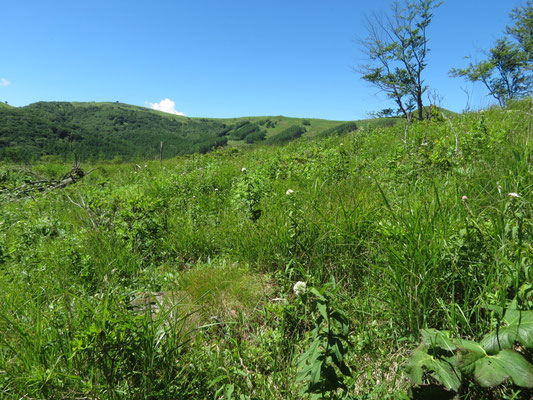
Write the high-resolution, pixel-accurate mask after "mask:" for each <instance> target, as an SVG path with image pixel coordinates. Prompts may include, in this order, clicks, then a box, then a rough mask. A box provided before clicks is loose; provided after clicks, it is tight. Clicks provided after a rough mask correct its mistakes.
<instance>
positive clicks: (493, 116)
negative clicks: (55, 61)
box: [0, 100, 533, 400]
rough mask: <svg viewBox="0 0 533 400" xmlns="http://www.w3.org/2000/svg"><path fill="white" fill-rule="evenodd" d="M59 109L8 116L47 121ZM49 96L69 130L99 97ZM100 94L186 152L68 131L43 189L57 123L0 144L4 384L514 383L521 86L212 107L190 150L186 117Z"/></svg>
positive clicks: (523, 217) (117, 387)
mask: <svg viewBox="0 0 533 400" xmlns="http://www.w3.org/2000/svg"><path fill="white" fill-rule="evenodd" d="M0 107H1V109H2V112H4V113H11V114H10V115H12V118H13V120H12V121H19V119H16V118H23V117H22V116H21V115H18V114H17V115H15V114H14V113H21V112H22V111H20V110H14V109H13V110H12V109H11V108H9V107H5V106H4V105H0ZM28 107H30V106H28ZM57 107H59V106H57V105H53V104H52V105H47V104H46V103H45V104H44V105H41V109H38V107H36V106H34V108H33V109H32V110H33V111H31V112H32V113H33V114H32V115H33V117H32V118H34V117H35V118H40V121H41V122H42V121H44V122H43V123H44V125H42V124H40V125H32V124H33V123H30V122H28V124H27V125H24V126H26V127H28V129H30V128H31V127H32V126H40V127H41V128H42V132H48V133H49V134H50V135H56V134H58V135H59V133H60V130H56V132H54V131H53V130H52V125H50V124H49V125H46V124H47V122H46V121H47V120H48V121H52V122H54V121H56V122H57V119H56V116H57V115H59V114H58V112H57V109H58V108H57ZM63 107H64V109H63V116H64V119H63V120H62V121H63V122H62V123H63V124H64V126H65V127H70V128H71V127H72V126H73V125H72V124H74V125H76V124H77V125H76V126H78V128H79V129H78V130H77V131H78V132H81V133H80V137H83V138H87V137H88V136H87V132H89V128H84V127H87V126H89V125H82V124H81V122H76V121H80V119H81V118H82V117H83V118H85V120H84V121H85V122H86V123H87V124H89V123H91V124H92V123H93V122H94V126H97V122H98V121H96V120H94V121H93V119H91V118H93V117H90V115H89V114H87V113H85V114H83V115H82V112H81V111H79V110H78V109H79V108H83V109H86V107H102V105H97V104H95V105H91V104H90V103H89V105H83V107H82V105H81V104H76V103H74V104H71V103H65V104H63ZM105 107H106V108H105V110H104V111H102V112H103V114H102V113H101V114H98V115H100V117H98V118H99V119H100V120H102V121H104V120H105V121H107V122H106V124H107V125H105V124H104V125H101V126H108V128H109V129H110V130H114V129H115V128H116V129H117V130H116V131H115V132H116V135H119V134H120V130H121V129H122V130H125V129H129V128H128V127H130V126H131V124H141V123H142V120H143V119H146V120H150V121H152V122H153V126H154V127H157V126H159V127H162V128H161V129H163V128H164V129H167V125H165V124H178V123H179V124H183V125H180V127H181V128H183V129H184V130H183V132H185V133H187V132H188V133H187V135H188V136H187V137H185V136H184V138H185V139H183V140H184V141H185V140H188V141H189V142H187V143H189V144H191V146H192V147H191V149H192V150H195V151H192V150H191V152H190V154H186V153H183V154H182V153H180V151H178V150H176V154H172V155H171V154H167V157H166V158H164V159H163V160H162V162H161V164H160V161H159V159H158V158H157V156H158V146H159V142H160V141H163V139H161V138H160V136H157V135H158V133H157V132H156V131H157V129H156V128H154V130H153V135H154V136H153V137H152V136H150V137H152V139H153V141H155V142H154V143H155V144H154V143H150V146H152V147H154V149H156V150H154V154H152V153H150V154H148V153H147V154H146V157H145V158H143V157H142V155H143V154H144V153H142V146H143V145H142V143H141V144H140V145H139V147H135V148H134V146H133V145H132V144H130V145H131V151H130V150H129V149H130V147H128V153H127V154H128V156H127V157H124V161H122V162H121V160H120V159H115V160H114V161H113V157H112V155H113V154H112V153H111V152H109V154H108V153H107V152H106V150H105V146H108V147H109V146H115V144H116V143H115V142H111V141H110V142H107V144H106V145H105V146H104V148H103V147H102V145H101V144H100V145H99V146H95V147H92V146H90V145H89V144H87V145H86V146H85V145H83V146H82V144H83V143H84V142H83V141H81V140H78V139H76V138H73V139H72V140H71V142H76V141H77V143H79V145H80V147H79V148H78V151H77V155H78V156H79V157H80V158H81V160H82V164H81V168H82V169H83V170H84V171H85V173H86V175H85V176H84V177H83V179H80V180H78V181H77V182H76V183H74V184H71V185H68V186H65V187H61V188H56V189H52V185H50V186H42V185H41V186H39V185H38V184H36V182H37V181H40V182H52V181H53V182H59V181H61V179H62V178H64V177H65V176H66V174H68V173H69V171H70V170H71V167H72V154H71V153H70V152H69V147H68V146H67V145H68V143H69V142H68V140H67V139H65V138H60V137H59V136H58V139H57V140H58V142H57V143H59V144H60V145H59V144H58V145H57V146H56V147H54V148H52V147H49V148H48V147H46V146H48V145H49V144H50V143H51V142H47V143H48V144H44V142H42V143H41V142H36V141H33V142H32V140H33V139H32V140H30V139H29V136H28V140H27V141H26V142H24V143H22V142H21V143H19V145H18V146H19V147H20V148H19V150H20V152H17V151H13V152H11V153H9V154H11V156H12V158H9V157H7V155H6V156H5V157H4V161H3V162H2V163H0V398H5V399H227V400H229V399H239V400H244V399H279V400H287V399H319V398H320V399H321V398H324V399H360V400H363V399H365V400H370V399H375V400H378V399H409V398H427V399H440V398H443V399H452V398H456V399H524V400H526V399H531V397H532V396H533V391H532V390H533V389H532V388H533V364H532V361H533V311H532V306H533V277H532V274H533V268H532V261H533V214H532V211H533V203H532V201H533V197H532V192H533V177H532V173H533V131H532V129H533V127H532V103H531V100H523V101H520V102H510V104H509V105H508V106H507V107H506V108H503V109H502V108H497V107H494V108H490V109H487V110H484V111H480V112H471V113H465V114H446V115H444V114H443V113H442V112H438V111H435V112H433V114H432V118H431V119H430V120H424V121H415V122H413V123H412V124H410V125H406V123H405V122H404V121H402V120H400V119H397V120H393V119H376V120H369V121H358V122H357V123H356V126H345V127H344V128H343V129H341V128H339V126H342V124H346V122H343V121H337V122H335V121H323V120H315V119H305V118H298V119H289V118H285V117H260V118H259V117H258V118H255V117H254V118H247V119H246V118H245V119H244V120H245V122H246V121H247V124H248V125H253V124H255V126H254V127H246V125H247V124H244V125H240V126H239V124H242V123H243V122H242V121H239V120H232V119H228V120H214V119H210V120H206V121H204V122H202V123H203V124H207V125H209V126H210V128H209V129H211V130H210V131H209V132H210V133H209V134H210V135H211V134H212V136H209V138H210V139H209V140H211V139H213V140H214V139H216V138H217V134H221V136H218V137H224V138H226V143H223V144H222V143H220V145H219V146H214V145H213V144H212V143H211V142H209V149H210V150H211V151H209V152H207V153H205V154H201V152H198V150H199V149H200V147H199V143H200V142H201V140H200V141H196V140H199V139H198V138H200V137H201V132H204V131H203V130H202V129H204V128H202V126H200V123H201V121H195V120H191V121H189V122H187V117H174V116H159V115H156V114H157V113H155V112H153V113H152V112H148V111H143V110H140V111H136V110H133V109H129V108H128V107H126V106H124V105H120V104H119V105H113V104H112V103H106V105H105ZM120 107H122V108H123V109H124V110H122V111H121V112H122V113H126V114H120V115H128V116H129V117H128V118H130V120H128V119H127V118H126V119H123V120H121V121H122V122H117V120H118V119H120V118H119V117H120V115H119V113H118V112H119V111H120V110H118V108H120ZM30 108H31V107H30ZM113 108H116V109H113ZM117 110H118V111H117ZM111 117H112V118H111ZM24 118H26V117H24ZM29 118H30V117H28V119H27V121H29ZM162 119H165V120H166V121H167V122H161V120H162ZM35 120H36V119H33V120H32V121H35ZM6 121H7V119H6V120H4V123H7V122H6ZM91 121H93V122H91ZM13 123H15V122H13ZM125 124H126V125H125ZM128 124H129V125H128ZM139 126H140V125H139ZM176 126H177V125H176ZM257 127H259V128H257ZM300 127H303V128H305V132H302V131H301V130H299V129H300ZM70 128H69V129H70ZM181 128H180V129H181ZM227 128H231V129H229V130H227V131H225V132H224V134H223V135H222V133H221V132H223V131H224V130H225V129H227ZM256 128H257V129H256ZM332 128H334V129H332ZM65 129H66V128H65ZM84 129H85V130H84ZM102 129H103V128H102ZM106 129H107V128H106ZM139 129H140V128H139ZM328 129H329V130H330V131H329V132H326V131H327V130H328ZM262 130H264V131H265V132H266V133H265V137H264V138H262V139H258V137H260V136H261V135H260V133H257V132H261V131H262ZM90 132H93V133H94V135H95V136H94V138H96V137H98V135H99V134H98V133H97V131H96V130H91V131H90ZM139 132H140V131H139ZM323 132H326V133H325V134H322V133H323ZM48 133H47V134H48ZM82 133H83V134H82ZM185 133H184V135H185ZM252 133H254V134H255V135H254V136H253V140H252V139H250V141H251V143H246V137H247V136H242V135H244V134H246V135H250V134H252ZM282 133H283V134H284V136H280V135H281V134H282ZM91 134H92V133H91ZM102 135H103V134H102ZM232 135H233V136H232ZM241 136H242V138H241ZM49 137H52V136H49ZM54 137H55V136H54ZM116 137H118V136H115V138H116ZM287 137H289V139H288V140H285V138H287ZM95 140H96V139H95ZM164 140H165V141H170V140H171V138H170V135H168V137H167V139H164ZM61 141H63V142H61ZM195 141H196V142H195ZM119 142H120V141H119ZM119 142H117V143H119ZM143 143H144V142H143ZM26 146H29V147H28V148H30V147H31V148H32V149H33V150H32V152H31V154H33V156H32V157H30V159H26V160H24V159H17V157H18V155H21V154H26V153H24V151H26V150H25V149H26ZM84 146H85V147H84ZM117 146H118V145H117ZM135 146H137V145H135ZM145 146H148V144H146V143H145ZM195 146H196V147H195ZM213 147H214V149H213ZM168 148H170V145H169V146H168ZM70 149H72V148H70ZM84 149H85V150H87V151H88V152H89V154H86V153H84V152H83V150H84ZM176 149H178V147H176ZM5 151H7V150H5ZM3 154H7V153H3ZM90 154H92V157H89V155H90ZM99 154H100V155H99ZM47 156H48V157H47ZM100 156H101V157H100ZM54 157H55V158H54ZM156 158H157V159H156ZM147 159H148V160H149V161H145V160H147ZM89 171H90V173H88V172H89Z"/></svg>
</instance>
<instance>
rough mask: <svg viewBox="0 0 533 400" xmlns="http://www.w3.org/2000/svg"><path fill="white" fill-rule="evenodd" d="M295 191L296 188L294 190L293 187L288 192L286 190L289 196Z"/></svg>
mask: <svg viewBox="0 0 533 400" xmlns="http://www.w3.org/2000/svg"><path fill="white" fill-rule="evenodd" d="M293 193H294V190H292V189H289V190H287V192H285V194H286V195H287V196H288V195H290V194H293Z"/></svg>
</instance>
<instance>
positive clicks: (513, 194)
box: [508, 192, 520, 198]
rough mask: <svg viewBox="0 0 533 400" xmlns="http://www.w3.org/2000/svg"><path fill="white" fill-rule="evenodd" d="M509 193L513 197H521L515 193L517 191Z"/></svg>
mask: <svg viewBox="0 0 533 400" xmlns="http://www.w3.org/2000/svg"><path fill="white" fill-rule="evenodd" d="M508 195H509V196H511V197H516V198H518V197H520V195H519V194H518V193H515V192H512V193H509V194H508Z"/></svg>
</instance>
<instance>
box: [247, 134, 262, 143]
mask: <svg viewBox="0 0 533 400" xmlns="http://www.w3.org/2000/svg"><path fill="white" fill-rule="evenodd" d="M265 138H266V132H265V131H255V132H252V133H249V134H248V135H247V136H246V138H245V139H244V141H245V142H246V143H255V142H260V141H261V140H265Z"/></svg>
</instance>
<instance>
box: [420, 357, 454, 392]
mask: <svg viewBox="0 0 533 400" xmlns="http://www.w3.org/2000/svg"><path fill="white" fill-rule="evenodd" d="M453 363H454V360H453V358H446V359H436V358H433V359H432V360H431V361H430V362H427V363H426V365H427V368H428V369H429V370H433V373H432V374H431V376H432V377H433V378H435V379H436V380H438V381H439V382H441V383H442V384H443V385H444V386H446V388H447V389H451V390H454V391H456V392H457V391H458V390H459V387H460V386H461V373H460V372H459V369H458V368H454V367H453Z"/></svg>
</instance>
